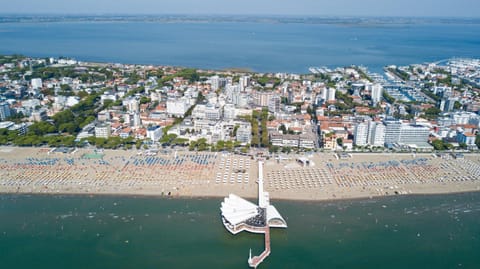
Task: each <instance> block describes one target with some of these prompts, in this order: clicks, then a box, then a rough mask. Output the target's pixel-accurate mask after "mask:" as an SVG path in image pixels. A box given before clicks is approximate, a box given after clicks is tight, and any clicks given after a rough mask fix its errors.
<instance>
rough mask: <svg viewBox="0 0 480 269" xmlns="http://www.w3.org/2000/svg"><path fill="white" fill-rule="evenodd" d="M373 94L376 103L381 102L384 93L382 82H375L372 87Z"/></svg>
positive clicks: (373, 100)
mask: <svg viewBox="0 0 480 269" xmlns="http://www.w3.org/2000/svg"><path fill="white" fill-rule="evenodd" d="M370 92H371V95H372V102H373V103H374V104H376V103H378V102H380V101H381V100H382V93H383V87H382V85H380V84H378V83H377V84H373V85H372V87H371V89H370Z"/></svg>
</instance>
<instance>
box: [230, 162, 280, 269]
mask: <svg viewBox="0 0 480 269" xmlns="http://www.w3.org/2000/svg"><path fill="white" fill-rule="evenodd" d="M220 210H221V212H222V222H223V225H224V226H225V228H226V229H227V231H229V232H230V233H232V234H237V233H240V232H242V231H247V232H251V233H259V234H264V238H265V250H264V251H263V252H262V253H261V254H260V255H259V256H254V257H252V250H251V249H250V253H249V256H248V265H249V266H250V267H253V268H257V266H258V265H259V264H260V263H262V262H263V261H264V260H265V259H266V258H267V257H268V255H270V253H271V247H270V227H273V228H287V222H286V221H285V220H284V219H283V217H282V216H281V215H280V213H279V212H278V211H277V209H276V208H275V207H274V206H273V205H271V204H270V197H269V193H268V192H266V191H264V189H263V162H262V161H259V162H258V205H256V204H254V203H252V202H250V201H247V200H245V199H243V198H241V197H239V196H237V195H235V194H230V195H229V196H228V197H225V199H224V201H223V202H222V204H221V208H220Z"/></svg>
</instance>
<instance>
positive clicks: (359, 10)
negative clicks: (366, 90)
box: [0, 0, 480, 17]
mask: <svg viewBox="0 0 480 269" xmlns="http://www.w3.org/2000/svg"><path fill="white" fill-rule="evenodd" d="M2 2H3V3H2V4H1V9H0V13H29V14H30V13H49V14H50V13H55V14H59V13H60V14H105V13H108V14H264V15H319V16H321V15H333V16H335V15H340V16H341V15H346V16H428V17H431V16H435V17H437V16H441V17H479V16H480V1H479V0H203V1H201V0H76V1H75V0H13V1H9V0H5V1H2Z"/></svg>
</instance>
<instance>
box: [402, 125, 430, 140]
mask: <svg viewBox="0 0 480 269" xmlns="http://www.w3.org/2000/svg"><path fill="white" fill-rule="evenodd" d="M429 135H430V129H429V128H428V127H425V126H421V125H412V124H402V128H401V129H400V140H399V143H401V144H407V145H410V144H415V145H418V144H425V143H427V141H428V136H429Z"/></svg>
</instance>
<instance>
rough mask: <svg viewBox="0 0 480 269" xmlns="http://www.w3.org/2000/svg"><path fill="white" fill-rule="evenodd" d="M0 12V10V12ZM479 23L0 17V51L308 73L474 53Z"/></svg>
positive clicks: (479, 50)
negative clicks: (310, 69)
mask: <svg viewBox="0 0 480 269" xmlns="http://www.w3.org/2000/svg"><path fill="white" fill-rule="evenodd" d="M0 18H1V17H0ZM479 32H480V24H478V23H436V24H435V23H418V24H371V25H355V24H309V23H268V22H254V23H249V22H211V23H178V22H172V23H161V22H88V21H87V22H85V21H80V22H53V23H1V24H0V40H1V42H0V54H13V53H21V54H25V55H29V56H38V57H51V56H53V57H58V56H68V57H74V58H77V59H79V60H84V61H102V62H120V63H137V64H160V65H175V66H188V67H199V68H214V69H221V68H228V67H246V68H251V69H253V70H254V71H259V72H297V73H307V72H308V67H310V66H321V65H326V66H330V67H337V66H346V65H351V64H356V65H364V66H368V67H370V68H371V69H372V70H374V71H380V70H381V68H382V67H383V66H385V65H390V64H396V65H406V64H411V63H422V62H425V61H429V62H430V61H438V60H443V59H447V58H451V57H476V58H480V35H479V34H478V33H479Z"/></svg>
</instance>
